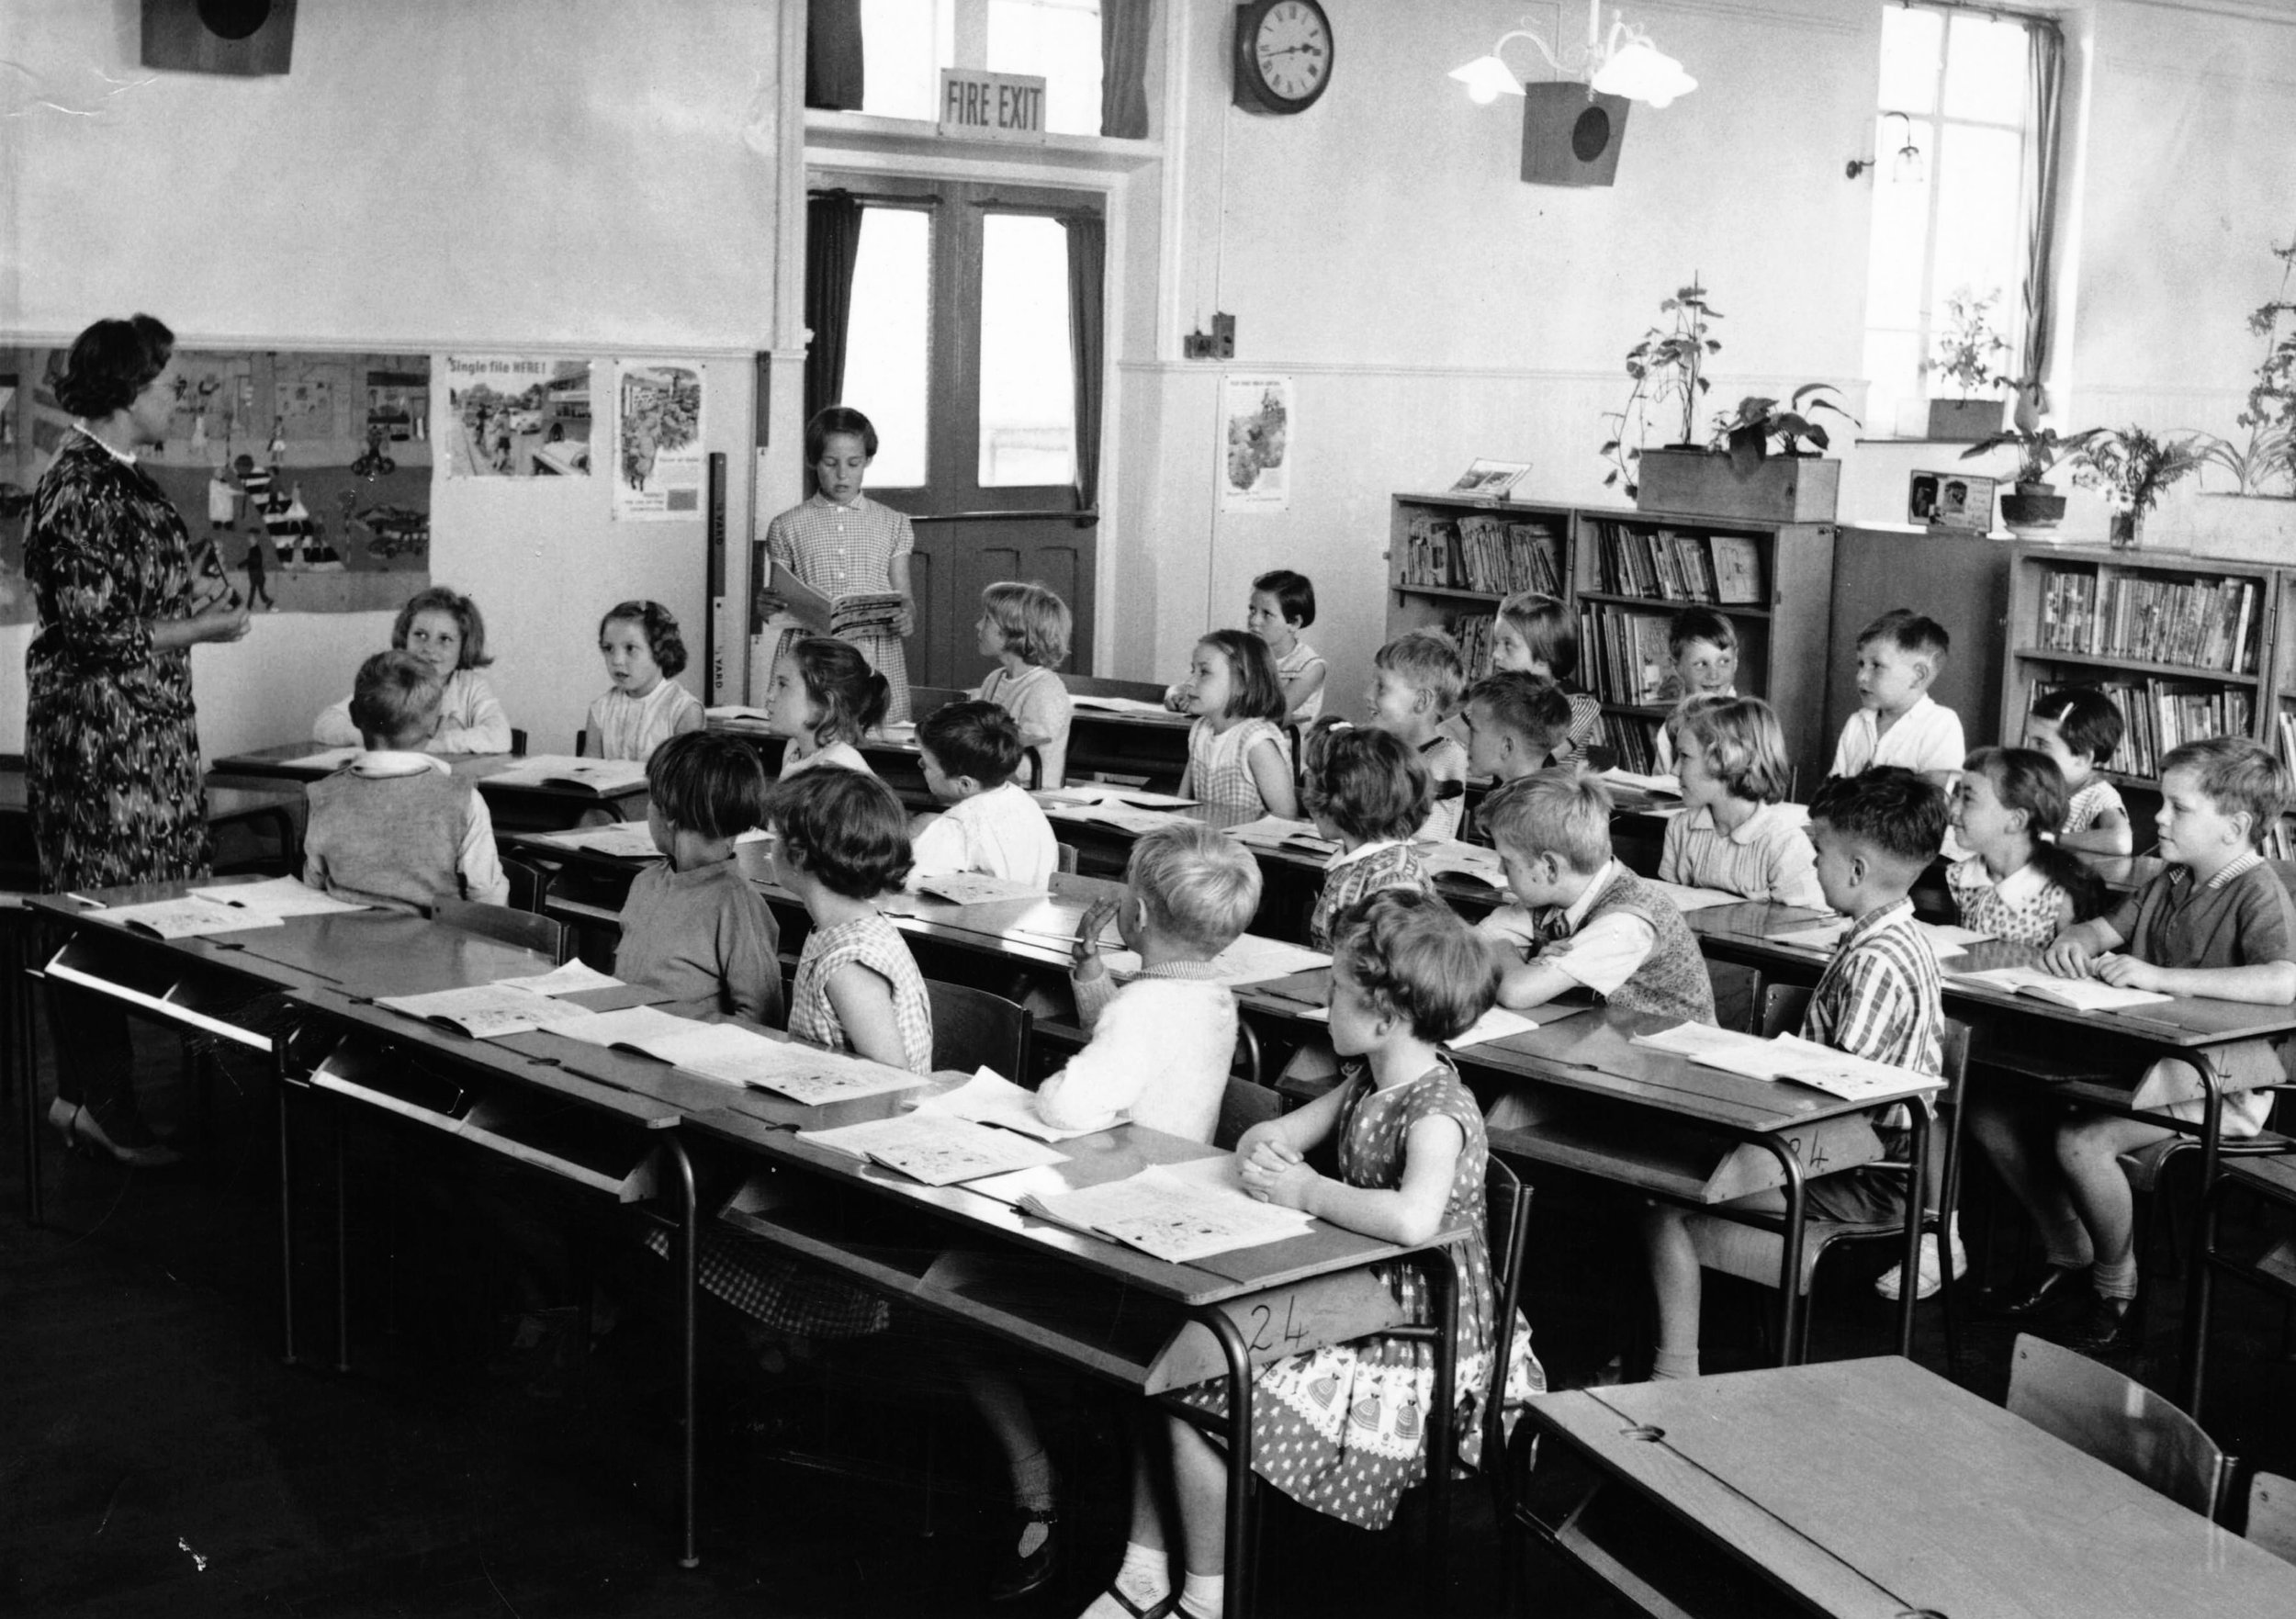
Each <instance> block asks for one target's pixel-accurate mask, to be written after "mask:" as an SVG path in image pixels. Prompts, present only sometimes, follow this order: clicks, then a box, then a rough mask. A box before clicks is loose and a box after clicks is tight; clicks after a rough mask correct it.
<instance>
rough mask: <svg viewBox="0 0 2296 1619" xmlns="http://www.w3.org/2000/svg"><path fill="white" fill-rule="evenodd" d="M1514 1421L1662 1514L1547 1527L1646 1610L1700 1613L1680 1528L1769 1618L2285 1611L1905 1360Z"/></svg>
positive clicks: (2076, 1466) (2024, 1427)
mask: <svg viewBox="0 0 2296 1619" xmlns="http://www.w3.org/2000/svg"><path fill="white" fill-rule="evenodd" d="M1530 1420H1531V1421H1532V1422H1536V1423H1537V1424H1538V1425H1539V1427H1540V1428H1541V1429H1542V1430H1544V1431H1545V1432H1546V1433H1548V1434H1551V1435H1552V1436H1553V1437H1554V1438H1555V1439H1557V1440H1559V1442H1561V1443H1562V1444H1564V1445H1569V1446H1570V1448H1571V1450H1572V1451H1574V1452H1576V1453H1577V1454H1578V1455H1580V1456H1583V1457H1584V1458H1586V1460H1588V1461H1589V1462H1591V1463H1592V1464H1593V1466H1594V1467H1595V1468H1596V1470H1597V1472H1598V1473H1599V1475H1600V1481H1599V1482H1598V1484H1597V1485H1596V1487H1595V1488H1596V1489H1598V1490H1600V1489H1607V1488H1610V1487H1612V1486H1615V1487H1616V1488H1617V1489H1618V1490H1623V1491H1626V1492H1629V1493H1630V1494H1631V1495H1632V1496H1633V1497H1635V1498H1637V1499H1638V1501H1641V1502H1647V1503H1649V1504H1650V1505H1652V1506H1655V1507H1657V1508H1660V1509H1662V1510H1661V1511H1660V1512H1656V1513H1644V1514H1640V1515H1639V1516H1638V1518H1637V1520H1636V1522H1635V1525H1634V1528H1635V1530H1638V1531H1639V1533H1634V1532H1626V1531H1625V1530H1624V1526H1622V1533H1621V1534H1620V1535H1618V1536H1616V1537H1615V1542H1614V1543H1613V1544H1600V1543H1598V1542H1597V1540H1596V1539H1595V1538H1594V1537H1593V1536H1592V1535H1589V1534H1588V1533H1587V1532H1586V1530H1585V1528H1584V1527H1582V1526H1581V1519H1580V1515H1579V1514H1578V1513H1576V1512H1574V1513H1573V1514H1572V1516H1571V1518H1570V1519H1569V1520H1567V1521H1566V1522H1564V1523H1562V1524H1561V1525H1560V1526H1559V1528H1550V1529H1549V1530H1548V1536H1549V1538H1551V1539H1553V1540H1554V1541H1555V1542H1556V1544H1558V1545H1559V1546H1561V1547H1562V1548H1563V1549H1564V1550H1565V1551H1567V1552H1569V1553H1570V1554H1571V1555H1572V1556H1573V1557H1576V1558H1577V1559H1578V1560H1579V1562H1580V1563H1581V1565H1582V1566H1583V1567H1585V1568H1587V1569H1588V1570H1589V1571H1590V1572H1592V1573H1593V1574H1594V1575H1595V1576H1596V1577H1597V1578H1598V1579H1601V1580H1604V1582H1605V1583H1607V1584H1609V1585H1610V1586H1612V1587H1613V1588H1614V1589H1615V1590H1617V1591H1620V1592H1622V1593H1623V1594H1625V1595H1626V1597H1627V1598H1628V1599H1629V1600H1631V1601H1633V1602H1637V1603H1638V1604H1639V1605H1641V1606H1643V1607H1645V1608H1646V1609H1648V1610H1649V1612H1652V1613H1677V1614H1680V1613H1697V1612H1699V1611H1700V1610H1699V1597H1700V1595H1701V1594H1702V1593H1701V1592H1700V1591H1697V1590H1694V1589H1691V1587H1692V1586H1693V1584H1694V1575H1693V1576H1691V1577H1688V1578H1686V1577H1685V1574H1684V1569H1685V1566H1686V1565H1687V1566H1688V1567H1690V1568H1695V1567H1696V1560H1695V1559H1692V1558H1688V1557H1684V1556H1683V1550H1684V1548H1683V1545H1682V1535H1683V1530H1684V1529H1685V1528H1686V1529H1688V1530H1689V1531H1690V1532H1691V1533H1692V1534H1693V1535H1694V1536H1695V1537H1696V1546H1695V1550H1696V1551H1698V1552H1700V1553H1703V1554H1705V1556H1706V1557H1720V1558H1722V1559H1725V1560H1726V1561H1727V1562H1728V1563H1730V1564H1733V1565H1735V1566H1736V1567H1737V1568H1739V1569H1741V1570H1743V1571H1745V1572H1746V1573H1748V1574H1750V1575H1751V1576H1752V1577H1753V1578H1755V1579H1756V1580H1759V1581H1760V1582H1761V1584H1762V1585H1763V1586H1765V1587H1766V1588H1768V1590H1769V1591H1772V1592H1773V1593H1774V1597H1775V1604H1776V1605H1775V1607H1774V1608H1773V1609H1772V1610H1770V1611H1773V1612H1779V1613H1812V1614H1828V1615H1840V1616H1841V1619H1912V1616H1913V1615H1917V1614H1919V1615H1937V1616H1941V1619H1991V1616H1993V1615H2011V1614H2014V1615H2019V1616H2020V1619H2055V1616H2059V1615H2061V1616H2063V1619H2101V1616H2105V1615H2125V1616H2126V1619H2156V1616H2158V1615H2163V1614H2171V1613H2173V1614H2177V1615H2178V1616H2179V1619H2214V1616H2216V1615H2223V1619H2254V1616H2256V1615H2261V1614H2265V1613H2292V1612H2296V1568H2290V1566H2289V1565H2288V1564H2286V1563H2283V1562H2281V1561H2280V1560H2279V1558H2277V1557H2273V1556H2272V1555H2271V1554H2270V1553H2268V1552H2265V1551H2262V1550H2259V1549H2258V1548H2257V1547H2255V1546H2250V1545H2249V1544H2248V1543H2247V1542H2246V1541H2244V1540H2242V1539H2241V1538H2240V1537H2239V1536H2238V1535H2234V1534H2232V1533H2230V1532H2229V1531H2227V1530H2224V1529H2220V1528H2218V1527H2217V1526H2216V1525H2214V1524H2212V1523H2210V1522H2209V1521H2208V1520H2207V1519H2206V1518H2203V1517H2201V1516H2200V1514H2198V1513H2197V1512H2191V1511H2189V1510H2188V1509H2186V1508H2184V1507H2181V1506H2178V1504H2177V1503H2176V1502H2174V1501H2170V1500H2169V1499H2168V1498H2167V1496H2165V1495H2161V1494H2159V1493H2157V1492H2155V1491H2154V1490H2148V1489H2147V1488H2145V1487H2144V1485H2142V1484H2140V1483H2138V1482H2137V1481H2136V1480H2135V1479H2133V1478H2129V1477H2128V1476H2127V1475H2126V1474H2124V1473H2122V1472H2121V1471H2120V1470H2118V1469H2117V1468H2114V1467H2108V1466H2106V1465H2105V1464H2104V1463H2102V1462H2099V1461H2097V1460H2095V1459H2094V1458H2093V1457H2090V1456H2086V1455H2084V1454H2083V1453H2082V1452H2080V1451H2078V1450H2076V1449H2074V1448H2073V1447H2072V1446H2071V1445H2067V1444H2065V1442H2064V1441H2063V1440H2060V1439H2058V1438H2056V1437H2055V1436H2054V1435H2053V1434H2050V1433H2044V1432H2043V1431H2042V1430H2041V1429H2040V1428H2037V1427H2035V1426H2034V1425H2033V1424H2032V1423H2031V1422H2026V1421H2025V1420H2024V1419H2023V1418H2022V1417H2016V1416H2011V1415H2010V1414H2009V1412H2008V1411H2004V1410H2003V1409H2001V1408H2000V1407H1999V1406H1997V1405H1994V1404H1992V1403H1991V1402H1989V1401H1987V1400H1981V1399H1979V1398H1978V1397H1977V1396H1975V1395H1974V1394H1971V1393H1969V1392H1968V1391H1967V1390H1966V1389H1961V1388H1958V1387H1956V1386H1955V1385H1954V1384H1953V1383H1952V1382H1950V1381H1948V1380H1947V1379H1946V1378H1943V1377H1938V1376H1937V1375H1936V1374H1934V1373H1932V1372H1929V1371H1925V1370H1924V1369H1922V1368H1921V1367H1920V1366H1916V1365H1914V1364H1913V1362H1911V1361H1909V1360H1902V1359H1897V1358H1895V1357H1889V1356H1884V1357H1880V1358H1877V1359H1872V1360H1851V1361H1830V1362H1828V1363H1826V1364H1824V1365H1820V1366H1792V1367H1786V1368H1783V1369H1779V1370H1772V1371H1757V1372H1736V1373H1729V1374H1726V1375H1724V1376H1720V1377H1699V1378H1693V1379H1689V1380H1686V1381H1680V1382H1671V1383H1637V1384H1631V1385H1627V1386H1625V1387H1620V1388H1615V1389H1580V1390H1576V1391H1574V1392H1571V1393H1568V1394H1550V1395H1548V1396H1545V1397H1544V1398H1542V1399H1538V1400H1533V1401H1531V1405H1530ZM1591 1493H1592V1492H1590V1494H1591ZM1583 1504H1584V1503H1583V1502H1581V1506H1583Z"/></svg>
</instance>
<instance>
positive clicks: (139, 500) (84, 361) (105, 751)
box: [24, 315, 247, 1165]
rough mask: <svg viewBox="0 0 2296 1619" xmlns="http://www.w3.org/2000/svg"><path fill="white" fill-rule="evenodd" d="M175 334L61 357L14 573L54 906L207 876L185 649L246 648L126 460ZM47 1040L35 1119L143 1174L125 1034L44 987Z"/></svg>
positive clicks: (225, 604) (177, 529) (115, 332)
mask: <svg viewBox="0 0 2296 1619" xmlns="http://www.w3.org/2000/svg"><path fill="white" fill-rule="evenodd" d="M174 348H175V335H174V332H170V331H168V329H167V328H166V327H165V326H163V324H161V323H160V322H159V321H158V320H153V319H152V317H151V316H149V315H136V316H132V317H130V318H129V319H128V320H98V321H97V322H96V324H95V325H93V326H91V327H89V328H88V329H87V330H86V331H85V332H82V333H80V335H79V337H78V339H77V340H76V341H74V342H73V345H72V351H71V354H70V355H69V357H68V358H67V359H66V361H65V363H64V369H63V374H62V376H60V377H56V378H55V379H54V386H55V394H56V402H57V403H58V404H60V405H62V407H63V408H64V409H65V410H68V411H70V412H71V413H72V416H73V425H72V428H71V430H70V431H69V432H68V433H65V435H64V442H63V444H62V446H61V447H60V448H59V449H58V450H57V452H56V458H55V460H54V461H53V462H52V463H51V464H50V466H49V467H48V470H47V471H46V472H45V473H44V474H42V475H41V477H40V480H39V488H38V489H35V490H34V491H33V495H32V510H31V520H30V523H29V524H28V526H27V528H26V530H25V535H24V573H25V577H26V578H27V579H28V581H29V582H30V584H31V588H32V599H33V602H34V603H35V605H36V606H37V607H38V609H39V633H38V634H37V635H34V636H33V638H32V644H31V647H30V649H29V650H28V652H27V653H26V655H25V658H24V673H25V712H24V732H25V767H26V770H25V773H26V776H27V779H28V788H29V796H30V801H31V813H32V838H33V842H34V844H35V846H36V847H37V849H38V851H39V872H40V881H41V883H42V884H43V886H45V887H46V888H47V889H49V890H50V891H51V892H81V893H84V892H85V891H87V890H89V889H92V888H107V887H111V886H114V885H116V884H120V883H166V882H174V881H180V880H184V879H189V878H197V877H204V876H206V875H207V873H208V826H207V818H206V805H205V802H204V799H203V797H202V794H201V792H200V781H199V775H200V772H199V736H198V731H197V725H196V723H195V716H194V714H193V710H192V703H191V648H192V647H193V646H196V645H197V644H198V643H199V642H201V641H236V640H238V639H239V638H240V637H241V636H242V635H245V634H246V633H247V610H246V609H245V608H244V607H242V605H240V603H239V601H238V599H237V598H236V597H235V596H234V595H233V594H232V593H231V587H230V584H229V582H228V581H227V580H226V579H224V578H223V576H222V572H221V568H220V567H219V566H216V567H210V568H201V567H199V566H197V564H196V563H195V560H194V554H193V551H192V547H191V538H190V535H189V534H188V533H187V532H186V529H185V527H184V520H183V518H182V516H181V515H180V514H179V513H178V512H176V510H175V508H174V505H173V504H172V503H171V502H170V501H169V500H168V498H167V497H166V495H164V494H163V493H162V492H161V490H160V488H159V486H158V485H157V484H155V483H153V482H152V479H151V478H150V477H148V476H147V475H146V474H145V473H144V471H143V470H142V468H141V467H138V466H137V464H136V453H137V451H138V450H139V449H140V448H141V446H144V445H147V444H153V445H155V444H159V443H161V442H162V440H163V438H164V437H165V436H166V433H167V426H168V418H169V415H170V413H171V412H173V410H174V408H175V390H174V367H173V366H172V365H171V364H170V362H171V360H172V359H173V357H174ZM49 995H50V1002H49V1006H50V1011H51V1017H52V1018H53V1021H54V1024H55V1027H56V1029H57V1030H58V1034H59V1038H58V1040H57V1042H56V1043H57V1048H58V1053H59V1056H60V1058H61V1059H62V1060H61V1061H60V1062H58V1064H57V1076H56V1101H55V1105H54V1106H53V1107H51V1108H50V1109H49V1115H48V1117H49V1119H50V1121H51V1123H52V1124H54V1126H55V1127H56V1129H57V1130H59V1131H61V1132H62V1135H63V1137H64V1139H65V1141H67V1142H70V1143H73V1144H74V1145H80V1146H84V1147H88V1148H91V1149H94V1150H96V1151H99V1152H107V1153H109V1154H110V1155H111V1156H113V1157H115V1158H117V1159H118V1160H119V1161H120V1162H122V1163H126V1164H141V1165H151V1164H163V1163H166V1162H170V1161H172V1160H173V1159H174V1156H175V1154H174V1153H173V1152H170V1151H169V1150H168V1149H167V1148H165V1147H163V1146H159V1145H158V1144H156V1143H155V1142H154V1141H153V1140H152V1136H151V1133H150V1131H149V1130H146V1129H145V1127H144V1124H143V1120H142V1119H141V1115H140V1113H139V1111H138V1109H137V1107H136V1098H135V1091H134V1088H133V1085H132V1080H131V1074H132V1058H131V1054H130V1051H129V1043H128V1026H127V1020H126V1018H125V1017H124V1016H123V1015H122V1014H121V1013H120V1012H119V1011H118V1007H117V1006H114V1005H113V1004H112V1003H110V1002H107V1001H106V1000H104V999H102V998H101V997H99V996H96V995H89V994H87V993H86V992H85V991H75V990H73V989H72V988H71V987H70V986H68V985H64V984H56V983H54V982H52V981H51V984H49Z"/></svg>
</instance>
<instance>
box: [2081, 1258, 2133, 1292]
mask: <svg viewBox="0 0 2296 1619" xmlns="http://www.w3.org/2000/svg"><path fill="white" fill-rule="evenodd" d="M2088 1285H2089V1286H2090V1287H2094V1288H2095V1289H2096V1290H2097V1297H2098V1298H2099V1299H2118V1300H2119V1301H2120V1302H2122V1303H2123V1304H2126V1303H2127V1302H2128V1301H2129V1300H2130V1299H2134V1298H2135V1297H2136V1255H2135V1254H2130V1255H2129V1256H2128V1257H2127V1258H2125V1259H2121V1260H2116V1261H2107V1260H2102V1259H2100V1260H2099V1261H2098V1262H2097V1267H2096V1268H2095V1269H2094V1270H2092V1271H2090V1272H2089V1273H2088Z"/></svg>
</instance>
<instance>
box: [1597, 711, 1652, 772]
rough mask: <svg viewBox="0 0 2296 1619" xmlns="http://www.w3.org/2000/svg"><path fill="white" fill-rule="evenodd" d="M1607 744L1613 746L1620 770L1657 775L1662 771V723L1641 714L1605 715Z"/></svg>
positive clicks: (1604, 738) (1604, 742)
mask: <svg viewBox="0 0 2296 1619" xmlns="http://www.w3.org/2000/svg"><path fill="white" fill-rule="evenodd" d="M1603 746H1604V747H1605V748H1609V749H1610V750H1611V753H1612V755H1613V762H1614V763H1615V765H1616V767H1617V768H1618V769H1619V770H1632V771H1634V772H1635V773H1636V774H1637V775H1641V776H1655V775H1657V774H1659V773H1660V771H1659V722H1658V721H1657V720H1651V719H1644V718H1643V717H1642V716H1641V715H1639V714H1604V716H1603Z"/></svg>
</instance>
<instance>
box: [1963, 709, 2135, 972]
mask: <svg viewBox="0 0 2296 1619" xmlns="http://www.w3.org/2000/svg"><path fill="white" fill-rule="evenodd" d="M2065 797H2066V794H2065V776H2064V773H2063V772H2062V771H2060V770H2058V769H2057V765H2056V761H2055V760H2054V759H2051V758H2050V757H2049V756H2048V755H2047V754H2045V753H2043V752H2041V751H2039V750H2038V749H2036V748H1978V749H1977V751H1976V752H1975V753H1973V754H1971V755H1970V756H1969V757H1968V759H1965V760H1964V761H1963V764H1962V773H1961V779H1960V780H1959V781H1956V782H1955V783H1954V784H1953V800H1952V805H1953V807H1952V812H1951V815H1950V816H1949V819H1950V821H1951V823H1952V826H1953V831H1954V833H1955V834H1956V835H1957V836H1959V838H1961V841H1962V844H1963V847H1964V848H1966V849H1970V850H1972V851H1973V852H1972V853H1971V854H1970V856H1969V858H1968V859H1967V860H1957V861H1955V862H1954V863H1953V865H1951V866H1949V867H1947V868H1946V871H1945V886H1946V888H1947V889H1948V891H1950V892H1951V893H1952V894H1953V908H1954V909H1955V910H1956V911H1958V912H1959V913H1960V914H1961V921H1962V926H1964V928H1975V929H1976V930H1977V931H1978V932H1980V933H1986V934H1990V935H1992V936H1993V937H1994V938H1996V939H2007V940H2008V941H2009V943H2011V944H2030V945H2034V946H2040V945H2044V944H2047V943H2048V942H2049V941H2050V940H2051V939H2054V938H2055V937H2056V936H2057V935H2058V934H2059V933H2061V932H2063V931H2064V930H2065V928H2070V927H2071V926H2072V925H2073V924H2074V923H2076V922H2079V921H2083V920H2086V919H2087V918H2088V917H2089V916H2095V915H2096V914H2097V913H2098V911H2099V909H2101V908H2102V903H2103V898H2104V894H2103V889H2102V885H2101V884H2100V883H2099V880H2098V877H2097V874H2096V873H2095V872H2093V871H2090V870H2089V869H2088V867H2087V866H2086V865H2084V864H2083V863H2082V862H2081V861H2080V860H2077V859H2075V858H2074V857H2073V856H2072V855H2070V854H2068V853H2066V852H2065V850H2064V849H2059V848H2058V847H2057V846H2056V845H2055V843H2054V842H2053V841H2051V837H2052V835H2053V834H2054V832H2055V831H2056V830H2057V829H2058V828H2059V827H2060V826H2063V825H2064V824H2065Z"/></svg>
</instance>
